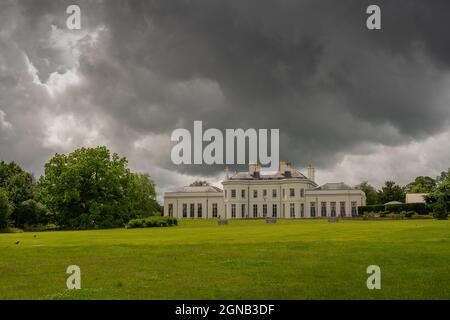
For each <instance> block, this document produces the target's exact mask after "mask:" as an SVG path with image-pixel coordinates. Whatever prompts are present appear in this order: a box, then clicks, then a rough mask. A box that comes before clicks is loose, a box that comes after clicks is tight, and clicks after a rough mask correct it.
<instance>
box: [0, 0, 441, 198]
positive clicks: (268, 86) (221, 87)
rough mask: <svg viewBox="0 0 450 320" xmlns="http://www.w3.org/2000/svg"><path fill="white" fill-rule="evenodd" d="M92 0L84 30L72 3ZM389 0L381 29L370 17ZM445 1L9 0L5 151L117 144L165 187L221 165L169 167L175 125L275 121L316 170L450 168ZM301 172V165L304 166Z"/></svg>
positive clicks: (1, 45) (34, 163)
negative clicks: (72, 15)
mask: <svg viewBox="0 0 450 320" xmlns="http://www.w3.org/2000/svg"><path fill="white" fill-rule="evenodd" d="M71 4H77V5H79V6H80V7H81V14H82V16H81V17H82V27H81V30H69V29H68V28H67V26H66V19H67V18H68V15H67V14H66V8H67V7H68V6H69V5H71ZM370 4H377V5H379V6H380V7H381V20H382V30H375V31H370V30H368V29H367V28H366V19H367V14H366V13H365V11H366V8H367V7H368V6H369V5H370ZM449 12H450V2H449V1H445V0H443V1H437V0H433V1H429V0H428V1H426V0H422V1H419V0H411V1H407V0H405V1H376V2H373V1H355V0H341V1H331V0H330V1H325V0H311V1H301V0H297V1H294V0H273V1H270V0H268V1H260V0H239V1H228V0H227V1H225V0H220V1H218V0H207V1H206V0H202V1H200V0H197V1H196V0H173V1H167V0H159V1H152V0H150V1H149V0H145V1H140V0H130V1H120V0H109V1H101V0H97V1H94V0H92V1H90V0H85V1H75V0H71V1H56V0H53V1H48V0H39V1H36V0H28V1H23V0H20V1H17V0H14V1H10V0H1V1H0V158H1V159H2V160H5V161H13V160H14V161H16V162H18V163H20V164H21V165H22V166H23V167H24V168H25V169H27V170H29V171H32V172H34V173H35V175H36V176H39V175H40V174H41V173H42V170H43V165H44V164H45V162H46V161H47V160H48V159H49V158H50V157H51V156H52V155H53V154H54V153H55V152H60V153H61V152H63V153H67V152H70V151H72V150H74V149H75V148H77V147H80V146H97V145H106V146H108V147H109V148H110V149H111V150H112V151H114V152H118V153H119V154H121V155H123V156H126V157H127V158H128V159H129V163H130V167H131V168H132V169H133V170H136V171H143V172H149V173H150V175H151V176H152V177H153V178H154V180H155V181H156V183H157V187H158V192H159V193H160V194H161V192H163V191H165V190H168V189H172V188H175V187H179V186H182V185H185V184H189V183H190V182H192V181H193V180H195V179H197V178H202V179H207V180H209V181H211V182H217V181H219V180H220V179H221V177H222V174H223V170H224V167H223V166H212V167H208V166H198V165H197V166H174V165H173V164H172V163H171V159H170V151H171V148H172V146H173V143H172V142H171V141H170V135H171V133H172V131H173V130H174V129H177V128H187V129H191V128H192V126H193V121H194V120H202V121H203V126H204V128H218V129H222V130H224V129H225V128H244V129H246V128H256V129H258V128H267V129H271V128H279V129H280V158H281V159H286V160H290V161H291V162H292V164H293V165H294V166H296V167H298V168H300V169H302V168H305V167H306V166H307V165H308V164H310V163H311V164H313V165H314V166H315V167H316V168H317V173H316V177H317V180H318V181H317V182H318V183H325V182H335V181H336V182H338V181H345V182H346V183H348V184H356V183H359V182H361V181H363V180H369V181H370V182H371V183H372V184H374V185H377V186H379V185H381V184H382V183H383V182H384V181H385V180H396V181H398V182H399V183H402V184H406V183H408V182H409V181H411V180H412V179H414V177H416V176H418V175H430V176H436V175H437V174H438V173H439V172H440V171H443V170H446V169H447V168H448V167H450V127H449V120H450V42H449V41H448V32H449V31H450V19H448V14H449ZM303 171H304V170H303Z"/></svg>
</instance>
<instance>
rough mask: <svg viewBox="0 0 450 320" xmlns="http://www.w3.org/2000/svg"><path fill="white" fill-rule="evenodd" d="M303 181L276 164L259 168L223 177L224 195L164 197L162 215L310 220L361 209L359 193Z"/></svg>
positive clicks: (192, 192) (192, 190)
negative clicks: (267, 169) (269, 168)
mask: <svg viewBox="0 0 450 320" xmlns="http://www.w3.org/2000/svg"><path fill="white" fill-rule="evenodd" d="M307 170H308V176H305V175H303V174H302V173H301V172H300V171H299V170H297V169H295V168H292V167H291V165H290V163H288V162H286V161H281V162H280V167H279V170H278V171H277V172H274V173H264V172H262V171H261V167H260V166H259V165H258V164H250V165H249V171H248V172H236V173H234V174H229V173H228V172H227V173H226V176H225V180H224V181H222V185H223V190H222V189H219V188H216V187H212V186H202V187H184V188H181V189H179V190H176V191H174V192H166V193H165V194H164V215H166V216H173V217H176V218H241V219H242V218H265V217H277V218H314V217H333V216H339V217H351V216H356V215H357V208H358V206H364V205H365V204H366V195H365V193H364V192H363V191H361V190H358V189H355V188H352V187H350V186H348V185H346V184H345V183H343V182H339V183H326V184H324V185H322V186H318V185H317V184H316V182H315V181H314V176H315V170H314V168H313V167H311V166H309V167H308V169H307Z"/></svg>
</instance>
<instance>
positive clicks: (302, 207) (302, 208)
mask: <svg viewBox="0 0 450 320" xmlns="http://www.w3.org/2000/svg"><path fill="white" fill-rule="evenodd" d="M304 216H305V204H304V203H301V204H300V217H302V218H303V217H304Z"/></svg>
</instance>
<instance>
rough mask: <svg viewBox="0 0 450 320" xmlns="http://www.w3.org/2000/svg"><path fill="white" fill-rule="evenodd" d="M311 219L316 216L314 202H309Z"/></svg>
mask: <svg viewBox="0 0 450 320" xmlns="http://www.w3.org/2000/svg"><path fill="white" fill-rule="evenodd" d="M310 205H311V217H315V216H316V203H315V202H311V204H310Z"/></svg>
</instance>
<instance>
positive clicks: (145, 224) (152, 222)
mask: <svg viewBox="0 0 450 320" xmlns="http://www.w3.org/2000/svg"><path fill="white" fill-rule="evenodd" d="M176 225H178V220H177V219H176V218H172V217H148V218H142V219H132V220H130V221H129V222H128V226H127V227H128V228H131V229H134V228H155V227H170V226H176Z"/></svg>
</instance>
